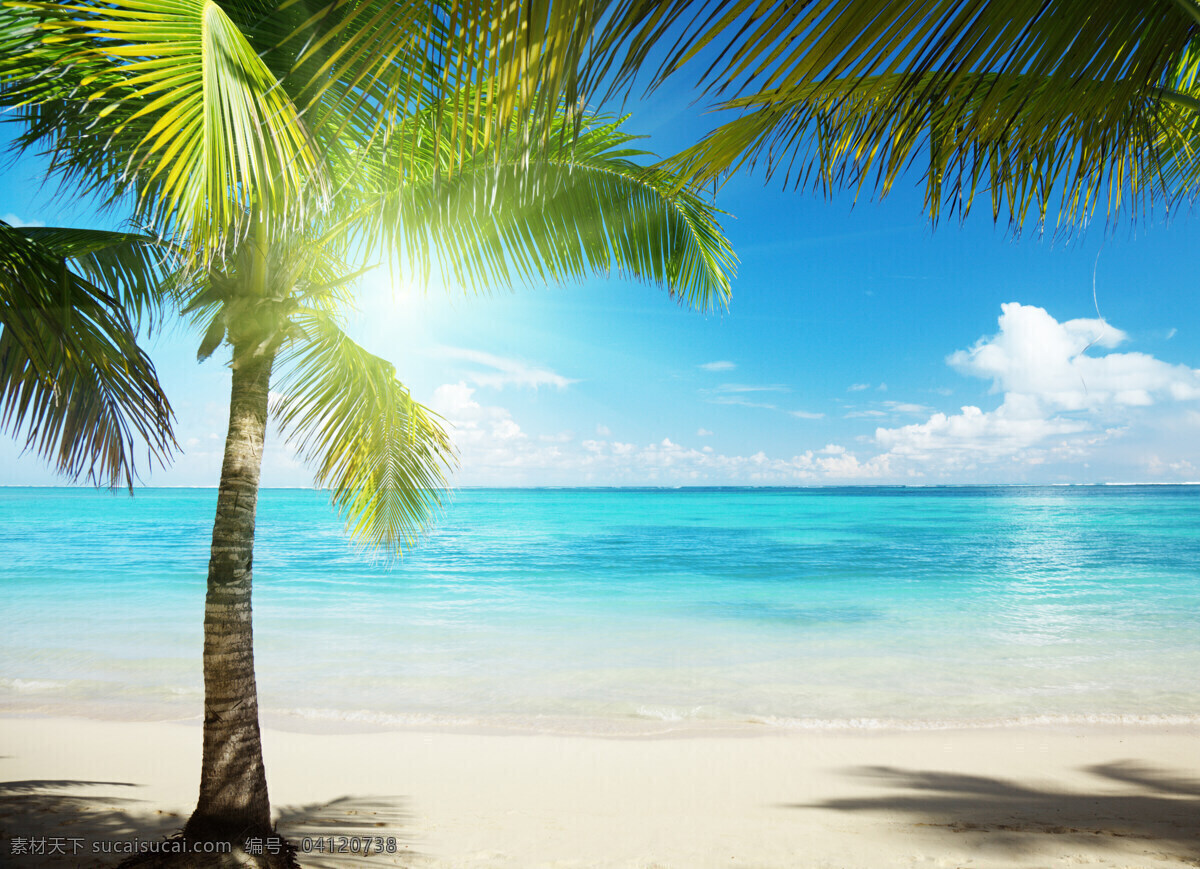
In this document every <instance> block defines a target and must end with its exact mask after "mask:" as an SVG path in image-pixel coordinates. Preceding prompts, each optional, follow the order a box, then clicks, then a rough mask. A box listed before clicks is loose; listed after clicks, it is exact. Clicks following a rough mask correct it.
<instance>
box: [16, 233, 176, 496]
mask: <svg viewBox="0 0 1200 869" xmlns="http://www.w3.org/2000/svg"><path fill="white" fill-rule="evenodd" d="M160 256H161V253H160V252H159V251H158V250H157V247H156V244H155V241H154V239H151V238H149V237H147V236H142V235H132V234H128V233H119V232H107V231H103V230H82V229H64V228H55V227H28V226H26V227H15V226H10V225H9V224H7V223H5V222H3V221H0V429H3V430H4V431H5V432H6V433H8V434H11V435H14V436H16V437H17V438H18V439H19V440H23V441H24V443H25V448H26V449H27V450H32V451H33V452H34V453H36V454H38V455H40V456H42V457H43V458H45V459H47V460H49V461H50V462H52V463H53V465H54V467H55V468H56V469H57V470H58V472H59V473H61V474H63V475H65V476H66V477H68V478H69V479H72V480H80V479H85V480H87V481H89V482H93V483H96V484H98V485H105V486H111V487H116V486H119V485H122V484H123V485H125V486H127V487H129V488H130V490H132V487H133V483H134V480H135V479H136V477H137V462H136V459H135V456H136V451H137V450H138V448H139V445H141V444H143V443H144V444H145V446H146V448H147V451H148V452H149V454H150V455H151V457H153V458H154V459H157V460H158V461H160V462H165V461H166V460H167V459H168V458H169V457H170V455H171V452H172V450H173V448H174V446H175V439H174V436H173V435H172V433H171V407H170V404H168V402H167V398H166V396H165V395H164V394H163V392H162V389H161V387H160V386H159V384H158V380H157V377H156V376H155V371H154V366H153V364H152V363H151V362H150V359H149V357H148V356H147V355H146V354H145V352H143V350H142V349H141V347H139V346H138V342H137V336H138V331H139V328H140V327H141V326H142V325H143V323H145V324H146V325H147V326H150V325H152V323H153V321H154V320H155V319H157V318H158V317H159V316H161V311H160V310H159V309H160V307H161V301H162V300H161V298H160V297H159V296H158V294H157V293H156V290H155V285H154V283H153V278H154V275H155V274H156V273H157V272H159V271H160V269H159V259H160Z"/></svg>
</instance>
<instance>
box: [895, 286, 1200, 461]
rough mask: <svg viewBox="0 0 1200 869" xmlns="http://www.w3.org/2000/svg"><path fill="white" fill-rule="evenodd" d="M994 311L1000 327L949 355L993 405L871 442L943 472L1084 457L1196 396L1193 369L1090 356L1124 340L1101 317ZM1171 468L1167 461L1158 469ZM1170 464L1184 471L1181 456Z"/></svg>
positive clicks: (936, 417) (1141, 357)
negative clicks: (987, 387) (987, 385)
mask: <svg viewBox="0 0 1200 869" xmlns="http://www.w3.org/2000/svg"><path fill="white" fill-rule="evenodd" d="M1001 310H1002V313H1001V315H1000V319H999V326H1000V331H999V332H998V333H996V334H995V335H992V336H989V337H986V338H981V339H980V340H979V341H977V342H976V343H975V345H974V346H973V347H971V348H970V349H969V350H959V351H957V352H955V353H952V354H950V356H948V357H947V360H946V361H947V362H948V363H949V364H950V365H951V366H952V367H954V368H956V369H957V370H959V371H960V372H962V373H964V374H968V375H972V376H975V377H980V378H984V379H987V380H991V382H992V391H993V392H998V393H1002V394H1003V396H1004V397H1003V399H1002V401H1001V403H1000V405H999V407H997V408H995V409H994V410H990V411H984V410H982V409H980V408H979V407H975V406H966V407H963V408H961V409H960V411H959V412H958V413H955V414H949V415H947V414H944V413H935V414H933V415H932V416H930V417H929V419H928V420H927V421H926V422H923V423H917V424H913V425H906V426H901V427H898V428H879V429H877V430H876V432H875V438H874V440H875V443H876V444H877V445H878V446H880V447H882V448H883V449H884V450H886V454H887V455H889V456H891V457H892V458H893V465H895V464H897V463H898V462H901V461H902V462H905V463H908V464H910V465H911V466H914V467H921V468H923V469H925V470H926V471H928V472H933V473H939V474H945V473H954V472H961V471H964V470H977V469H978V468H979V467H980V465H982V464H987V463H994V462H1001V461H1003V462H1007V463H1010V464H1012V463H1015V464H1016V465H1041V464H1045V463H1047V462H1053V461H1060V462H1076V461H1081V460H1082V459H1084V458H1086V457H1087V456H1089V455H1092V454H1094V453H1096V452H1097V450H1098V449H1100V448H1102V447H1103V446H1104V445H1105V444H1106V443H1107V442H1109V441H1112V440H1113V439H1115V438H1119V437H1123V436H1125V434H1126V433H1127V431H1128V429H1129V425H1131V424H1136V425H1138V426H1139V427H1140V428H1142V429H1144V428H1146V427H1147V426H1149V427H1151V428H1153V427H1154V426H1155V425H1156V424H1158V423H1160V422H1161V421H1162V420H1161V416H1162V410H1163V408H1165V407H1167V406H1169V405H1170V404H1172V403H1174V402H1178V401H1192V400H1195V399H1200V371H1197V370H1193V369H1191V368H1188V367H1187V366H1185V365H1173V364H1170V363H1167V362H1163V361H1161V360H1159V359H1155V358H1154V357H1153V356H1149V355H1147V354H1145V353H1107V354H1104V355H1089V353H1088V351H1089V350H1094V349H1095V348H1113V347H1117V346H1119V345H1120V344H1122V343H1124V342H1125V341H1127V340H1128V336H1127V335H1126V334H1125V333H1124V332H1122V331H1121V330H1120V329H1117V328H1115V327H1113V326H1111V325H1109V324H1108V323H1106V322H1104V321H1103V320H1088V319H1079V320H1068V321H1066V322H1062V323H1060V322H1058V321H1057V320H1055V319H1054V318H1053V317H1052V316H1051V315H1050V314H1049V313H1047V312H1046V311H1045V310H1043V309H1042V308H1038V307H1034V306H1031V305H1021V304H1018V303H1015V302H1013V303H1009V304H1005V305H1003V306H1001ZM888 404H894V407H895V409H896V410H906V409H908V408H909V407H910V406H908V405H901V404H895V403H891V402H889V403H888ZM1156 406H1158V407H1156ZM911 407H912V409H914V410H918V409H920V407H919V406H916V405H914V406H911ZM1143 436H1145V435H1144V433H1143ZM1171 467H1172V465H1171V463H1170V462H1168V461H1164V460H1160V461H1159V462H1158V463H1157V465H1156V466H1155V468H1156V469H1157V470H1161V469H1162V468H1168V469H1170V468H1171ZM1175 468H1176V469H1177V470H1179V472H1180V473H1183V472H1184V471H1185V469H1184V467H1183V465H1180V464H1179V463H1178V462H1176V463H1175Z"/></svg>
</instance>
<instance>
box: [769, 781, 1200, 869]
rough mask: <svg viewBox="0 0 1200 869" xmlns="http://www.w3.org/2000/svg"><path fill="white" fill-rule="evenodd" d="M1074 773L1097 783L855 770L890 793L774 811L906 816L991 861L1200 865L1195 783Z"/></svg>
mask: <svg viewBox="0 0 1200 869" xmlns="http://www.w3.org/2000/svg"><path fill="white" fill-rule="evenodd" d="M1083 771H1084V772H1087V773H1089V774H1091V775H1093V776H1096V777H1097V778H1098V779H1099V780H1100V781H1099V782H1097V785H1098V786H1097V787H1096V788H1092V789H1089V790H1086V791H1070V790H1059V789H1055V788H1045V789H1042V788H1038V787H1033V786H1031V785H1029V784H1024V783H1018V782H1014V781H1006V780H1004V779H999V778H988V777H985V776H974V775H963V774H957V773H948V772H935V771H924V770H906V769H900V768H897V767H890V766H869V767H855V768H852V769H848V770H845V771H844V772H845V774H846V775H848V776H853V777H856V778H868V779H873V780H875V782H876V783H877V784H878V785H879V786H880V787H882V788H887V789H889V790H891V791H894V792H893V793H889V794H885V795H880V796H875V797H855V798H842V799H830V800H824V801H821V802H815V803H787V804H784V807H785V808H792V809H832V810H835V811H841V812H860V813H871V812H878V813H883V814H886V815H889V816H891V817H895V816H897V815H908V816H911V817H912V818H913V820H912V821H911V823H912V824H914V825H915V826H918V827H924V828H934V829H939V828H940V829H941V830H943V831H944V832H945V833H946V834H947V835H948V836H954V837H955V838H956V839H957V838H959V837H960V836H961V837H962V838H961V839H960V840H959V842H958V844H962V845H967V846H969V847H971V848H972V849H973V850H979V851H987V852H991V853H992V854H994V855H995V856H997V857H1005V856H1007V857H1010V858H1014V857H1017V856H1025V857H1028V856H1030V855H1033V854H1037V853H1039V852H1042V853H1044V854H1045V856H1050V855H1051V854H1052V853H1054V852H1061V851H1062V849H1063V847H1064V846H1067V847H1078V846H1084V845H1090V846H1091V847H1100V848H1104V849H1105V850H1112V851H1113V852H1114V853H1118V852H1119V853H1121V854H1123V855H1126V856H1128V857H1135V856H1138V855H1140V856H1142V857H1153V858H1155V859H1162V860H1168V861H1180V862H1182V863H1183V864H1185V865H1192V866H1200V779H1191V778H1182V777H1179V776H1176V775H1174V774H1172V773H1170V772H1168V771H1165V770H1156V769H1153V768H1151V767H1148V766H1144V765H1141V764H1139V763H1137V762H1136V761H1129V760H1123V761H1114V762H1111V763H1105V764H1097V765H1095V766H1089V767H1084V768H1083ZM1101 782H1102V783H1101Z"/></svg>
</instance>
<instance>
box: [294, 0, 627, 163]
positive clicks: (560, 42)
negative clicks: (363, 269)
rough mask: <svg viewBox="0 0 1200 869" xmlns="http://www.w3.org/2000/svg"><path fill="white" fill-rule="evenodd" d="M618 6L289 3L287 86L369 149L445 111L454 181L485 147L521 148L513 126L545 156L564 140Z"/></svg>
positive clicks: (444, 142) (441, 136)
mask: <svg viewBox="0 0 1200 869" xmlns="http://www.w3.org/2000/svg"><path fill="white" fill-rule="evenodd" d="M609 5H610V0H569V2H564V0H546V2H537V3H529V2H516V3H514V2H507V0H456V2H453V3H445V2H438V0H429V2H420V3H385V2H373V3H372V2H364V3H346V2H344V0H326V2H324V3H323V4H320V5H316V6H314V4H312V3H308V4H300V3H299V2H298V0H286V2H284V3H282V4H281V12H289V11H290V12H291V13H292V14H293V16H295V17H294V19H293V20H291V21H290V22H289V26H288V27H287V29H286V31H285V32H284V33H283V34H282V35H283V36H284V39H283V43H282V44H284V45H286V46H289V47H292V51H293V55H294V58H295V60H294V63H293V65H292V70H291V72H290V73H289V76H288V80H289V82H294V89H295V90H296V92H297V94H298V102H300V103H301V104H302V105H304V106H306V107H309V106H312V107H313V108H312V109H311V111H314V112H316V113H317V115H319V116H320V117H321V118H322V120H324V119H325V118H328V117H331V116H332V115H331V114H330V113H336V114H338V115H340V116H341V118H342V120H341V121H340V125H341V127H342V128H345V127H352V128H354V129H355V130H357V131H358V133H359V135H358V137H357V141H358V142H359V143H360V144H361V143H362V142H364V141H367V140H369V139H371V138H373V137H374V136H376V135H381V136H382V138H384V139H385V140H388V141H390V140H391V139H392V138H393V137H395V136H397V135H403V131H401V130H400V125H401V122H402V121H403V119H404V118H406V117H408V116H410V115H412V114H416V113H419V112H420V111H422V110H423V109H425V108H428V107H433V106H437V107H440V109H439V111H438V112H437V113H436V115H435V116H434V118H433V125H434V127H435V129H436V141H437V142H438V143H439V147H441V148H442V149H444V156H445V164H444V168H445V171H447V172H449V173H451V174H453V172H455V171H457V169H458V168H460V167H461V166H463V165H464V164H465V163H467V162H469V161H470V160H471V159H472V156H473V155H474V154H476V153H478V151H479V150H480V149H481V148H484V149H486V148H488V147H490V146H495V147H499V145H500V142H501V141H502V140H504V139H509V138H511V136H512V128H513V127H514V126H516V127H517V128H518V131H517V137H518V139H519V140H520V141H521V142H523V143H524V144H525V146H526V147H535V146H536V147H543V146H544V145H545V143H546V142H547V141H548V140H549V138H550V137H552V136H554V135H558V131H557V130H556V127H557V125H558V119H557V117H556V116H557V115H558V114H559V112H560V110H561V107H562V105H563V103H564V102H565V105H566V106H567V107H568V111H569V112H571V113H575V116H577V113H578V111H579V110H580V109H582V107H583V105H584V104H585V102H586V99H587V95H588V93H589V92H590V91H591V90H592V89H594V84H593V83H591V82H590V81H589V79H588V77H587V75H586V72H585V71H586V69H587V67H588V61H587V58H588V57H589V56H590V49H591V47H592V46H591V40H592V38H593V36H594V34H595V31H596V28H597V26H598V24H599V22H600V20H601V19H602V17H603V16H604V14H605V12H606V10H607V8H608V7H609ZM297 10H304V12H305V14H304V15H297ZM309 10H311V12H309ZM485 83H487V84H488V85H489V86H488V87H483V86H482V85H484V84H485ZM560 100H561V101H562V102H560ZM308 110H309V109H308V108H306V111H308ZM468 118H469V119H471V122H469V123H468V122H466V119H468ZM314 123H315V124H317V123H318V122H314ZM407 132H408V133H409V134H410V135H409V136H408V138H407V140H406V146H407V149H408V150H409V151H410V152H411V151H415V150H420V149H421V147H422V141H421V139H420V138H419V133H420V132H421V131H419V130H415V129H414V128H411V127H409V128H407ZM410 157H415V154H411V153H410Z"/></svg>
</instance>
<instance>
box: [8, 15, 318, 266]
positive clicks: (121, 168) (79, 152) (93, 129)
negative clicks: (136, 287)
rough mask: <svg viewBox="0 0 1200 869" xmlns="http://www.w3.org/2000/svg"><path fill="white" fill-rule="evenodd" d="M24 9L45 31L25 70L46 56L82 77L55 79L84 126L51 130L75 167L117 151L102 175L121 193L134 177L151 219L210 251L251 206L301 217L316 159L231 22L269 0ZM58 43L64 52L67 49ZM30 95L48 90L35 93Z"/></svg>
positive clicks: (272, 80)
mask: <svg viewBox="0 0 1200 869" xmlns="http://www.w3.org/2000/svg"><path fill="white" fill-rule="evenodd" d="M22 6H23V7H24V8H26V9H29V10H32V11H33V12H36V13H38V14H39V15H40V19H39V20H40V24H39V26H40V27H41V28H42V29H43V30H45V31H47V32H48V34H49V35H48V36H47V37H46V39H45V42H44V46H45V53H44V54H43V53H39V52H33V53H32V54H31V55H30V56H29V58H28V60H27V61H26V66H28V65H29V64H36V63H37V62H39V61H40V62H42V63H45V62H46V60H47V59H49V58H53V59H54V60H56V61H57V62H58V63H59V64H64V63H65V64H67V65H75V64H78V65H79V66H80V67H81V69H83V70H85V71H88V72H89V73H90V74H85V75H84V76H83V77H82V78H79V79H78V80H74V79H69V80H67V81H66V82H63V83H61V84H60V87H66V86H67V85H69V86H70V89H71V93H72V94H73V95H74V99H73V101H72V102H73V103H74V104H75V105H76V106H77V107H79V108H76V110H75V112H74V114H73V115H72V116H71V120H72V121H73V122H74V123H75V124H78V125H81V126H80V127H79V128H74V127H73V128H70V129H68V130H67V131H65V133H64V132H63V131H59V132H58V134H57V135H58V138H59V139H60V142H61V144H64V145H67V146H71V147H72V149H73V150H72V153H73V154H74V155H75V157H76V158H77V159H79V160H81V161H83V166H82V167H77V169H79V168H83V167H91V168H95V166H96V162H97V160H98V158H97V156H96V155H95V153H94V152H95V151H96V150H97V148H98V147H99V148H102V149H105V150H107V151H109V152H111V153H112V154H113V155H114V156H115V157H119V162H118V163H110V164H108V165H107V166H105V167H104V168H105V169H106V170H107V171H106V175H105V181H106V182H107V183H110V184H114V185H115V187H116V189H117V192H118V193H119V192H121V191H122V190H123V189H125V188H126V187H127V186H129V185H133V188H134V189H135V190H136V192H137V195H138V203H139V206H140V208H141V209H142V210H143V212H144V213H145V214H146V215H147V217H148V219H149V220H150V221H151V222H153V223H155V224H156V225H158V226H161V227H164V228H169V229H172V230H174V231H176V232H178V233H180V234H182V235H183V236H185V237H189V238H190V239H191V241H192V243H193V244H192V247H193V248H194V249H196V250H201V251H207V252H208V254H209V255H210V256H211V255H213V254H214V253H219V252H220V251H221V250H222V249H225V248H227V247H228V245H229V244H230V242H231V240H236V238H238V237H240V231H239V230H242V229H245V228H246V226H247V221H246V217H247V215H248V214H249V213H250V212H251V211H252V210H254V209H260V210H261V209H264V208H266V207H268V206H269V205H270V206H271V207H273V208H274V210H275V211H276V213H277V214H278V213H279V212H282V213H283V214H285V215H287V216H288V219H290V220H293V221H299V220H301V219H302V218H303V217H304V214H305V207H306V202H307V201H308V198H309V197H311V196H312V195H313V193H314V192H317V193H319V191H320V189H321V184H322V183H323V179H322V176H321V171H320V170H321V164H320V161H319V159H318V158H317V155H316V154H315V152H314V149H313V143H312V142H311V140H310V138H309V136H308V134H307V130H306V128H305V126H304V124H303V123H302V122H301V120H300V116H299V112H298V110H297V109H296V107H295V106H294V105H293V103H292V102H291V100H290V99H289V98H288V96H287V94H286V92H285V91H284V89H283V88H281V87H280V86H279V81H278V79H277V77H276V76H275V74H274V73H273V72H272V71H271V70H270V69H269V68H268V67H267V66H266V64H265V63H264V62H263V60H262V59H261V58H260V57H259V53H258V51H257V50H256V48H255V46H253V45H252V44H251V43H250V41H249V40H248V39H247V37H246V34H245V33H244V32H243V31H242V29H241V28H240V27H239V24H238V22H237V21H236V20H235V19H234V18H232V17H231V16H230V13H234V14H235V15H238V17H240V18H247V17H250V16H257V15H261V14H262V13H263V12H264V11H268V10H269V8H270V7H269V5H268V4H262V3H244V2H243V3H225V4H218V3H216V2H213V0H156V2H155V3H153V4H151V5H149V6H148V5H147V4H146V3H145V2H143V0H114V2H89V0H80V2H76V3H69V4H68V3H63V4H56V3H45V2H30V3H25V4H22ZM227 10H228V11H227ZM63 44H67V45H70V46H71V48H70V49H69V50H68V51H66V52H65V53H64V52H63V49H62V48H61V46H62V45H63ZM42 78H43V79H45V80H47V81H50V80H53V77H52V76H49V75H43V76H42ZM26 79H28V76H26ZM31 87H33V86H31V85H25V87H24V88H18V89H17V90H18V93H20V92H22V91H25V92H28V91H29V89H30V88H31ZM26 99H27V100H30V99H39V100H44V99H45V95H44V94H40V95H39V94H38V92H37V89H36V88H33V95H32V96H30V95H28V94H27V96H26ZM85 108H91V109H92V111H91V115H92V116H91V117H90V119H89V118H87V117H86V115H85V113H84V111H83V109H85ZM83 125H86V126H83ZM97 139H99V141H97ZM110 159H112V158H110Z"/></svg>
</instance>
